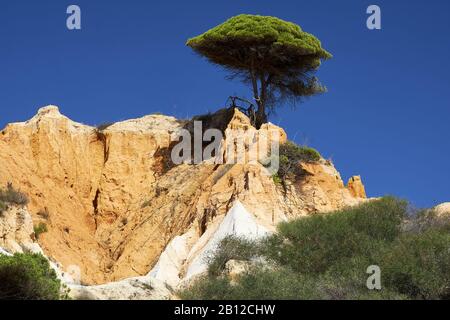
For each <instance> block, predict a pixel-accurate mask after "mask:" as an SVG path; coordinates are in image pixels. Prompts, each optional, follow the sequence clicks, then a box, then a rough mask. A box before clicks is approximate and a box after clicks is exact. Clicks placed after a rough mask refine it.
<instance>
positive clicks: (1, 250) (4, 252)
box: [0, 247, 12, 256]
mask: <svg viewBox="0 0 450 320" xmlns="http://www.w3.org/2000/svg"><path fill="white" fill-rule="evenodd" d="M0 254H3V255H5V256H12V254H11V253H9V252H8V251H6V250H5V249H3V248H1V247H0Z"/></svg>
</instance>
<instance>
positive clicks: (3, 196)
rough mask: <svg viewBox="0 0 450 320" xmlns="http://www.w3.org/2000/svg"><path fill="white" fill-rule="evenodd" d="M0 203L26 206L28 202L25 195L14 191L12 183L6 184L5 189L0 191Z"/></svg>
mask: <svg viewBox="0 0 450 320" xmlns="http://www.w3.org/2000/svg"><path fill="white" fill-rule="evenodd" d="M0 202H3V204H4V205H5V204H8V203H11V204H16V205H19V206H26V205H27V204H28V202H29V200H28V197H27V195H26V194H24V193H22V192H20V191H18V190H16V189H15V188H14V186H13V185H12V183H10V182H8V184H7V185H6V189H0ZM5 209H6V207H5Z"/></svg>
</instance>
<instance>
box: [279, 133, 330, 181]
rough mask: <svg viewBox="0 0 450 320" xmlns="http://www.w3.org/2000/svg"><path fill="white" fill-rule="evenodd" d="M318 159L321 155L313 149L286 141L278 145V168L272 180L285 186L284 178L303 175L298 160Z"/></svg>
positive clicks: (311, 160) (294, 178) (313, 160)
mask: <svg viewBox="0 0 450 320" xmlns="http://www.w3.org/2000/svg"><path fill="white" fill-rule="evenodd" d="M320 159H321V156H320V154H319V152H317V151H316V150H315V149H313V148H309V147H304V146H299V145H297V144H295V143H294V142H292V141H287V142H286V143H284V144H282V145H280V150H279V169H278V173H277V175H276V179H274V181H275V182H276V183H281V184H283V186H285V184H286V180H294V181H295V180H296V179H298V178H299V177H301V176H302V175H304V172H303V170H302V168H301V166H300V162H317V161H319V160H320Z"/></svg>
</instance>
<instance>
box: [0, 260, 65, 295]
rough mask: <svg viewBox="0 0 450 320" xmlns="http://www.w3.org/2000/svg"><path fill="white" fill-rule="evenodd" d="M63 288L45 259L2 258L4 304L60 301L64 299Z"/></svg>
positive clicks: (0, 279)
mask: <svg viewBox="0 0 450 320" xmlns="http://www.w3.org/2000/svg"><path fill="white" fill-rule="evenodd" d="M60 287H61V283H60V281H59V280H58V278H57V277H56V273H55V271H54V270H53V269H51V268H50V265H49V263H48V261H47V259H45V258H44V257H43V256H42V255H40V254H30V253H25V254H15V255H14V256H11V257H10V256H5V255H0V300H56V299H60V298H62V296H61V294H60Z"/></svg>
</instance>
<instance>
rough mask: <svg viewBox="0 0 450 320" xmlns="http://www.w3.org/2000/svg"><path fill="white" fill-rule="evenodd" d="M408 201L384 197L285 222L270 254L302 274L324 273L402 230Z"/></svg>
mask: <svg viewBox="0 0 450 320" xmlns="http://www.w3.org/2000/svg"><path fill="white" fill-rule="evenodd" d="M405 210H406V203H405V202H403V201H399V200H396V199H394V198H383V199H382V200H379V201H376V202H368V203H365V204H363V205H361V206H358V207H354V208H348V209H344V210H342V211H340V212H336V213H332V214H318V215H315V216H312V217H309V218H307V219H298V220H294V221H291V222H286V223H281V224H280V225H279V226H278V233H277V234H276V235H275V236H273V237H271V238H270V239H269V240H268V242H267V250H268V252H267V253H266V254H267V256H269V257H270V258H272V259H273V260H275V261H277V262H278V263H280V264H281V265H287V266H289V267H290V268H292V269H293V270H296V271H297V272H301V273H306V274H309V273H323V272H325V271H326V270H327V269H328V268H329V267H330V266H331V265H333V264H335V263H338V262H339V261H340V260H342V259H348V258H351V257H352V256H354V255H359V254H366V253H370V252H372V251H373V250H374V249H375V248H376V247H377V246H379V245H380V242H383V241H392V240H393V239H394V238H395V237H396V236H397V235H398V234H399V232H400V223H401V221H402V218H403V216H404V214H405Z"/></svg>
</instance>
